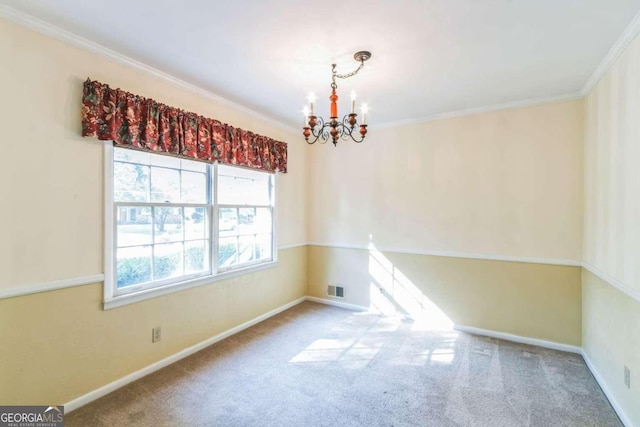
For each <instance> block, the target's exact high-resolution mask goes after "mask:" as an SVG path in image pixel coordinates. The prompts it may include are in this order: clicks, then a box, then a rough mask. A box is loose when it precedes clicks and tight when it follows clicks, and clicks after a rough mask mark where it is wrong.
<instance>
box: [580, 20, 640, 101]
mask: <svg viewBox="0 0 640 427" xmlns="http://www.w3.org/2000/svg"><path fill="white" fill-rule="evenodd" d="M638 34H640V12H638V13H637V14H636V16H634V17H633V19H632V20H631V22H630V23H629V25H627V28H625V29H624V31H623V32H622V34H620V37H618V40H616V42H615V43H614V44H613V46H611V49H609V52H607V54H606V55H605V57H604V58H602V61H601V62H600V64H599V65H598V67H597V68H596V69H595V70H594V71H593V74H591V77H589V79H588V80H587V81H586V83H585V84H584V86H583V87H582V89H581V90H580V93H581V94H582V96H587V95H589V93H590V92H591V90H592V89H593V88H594V87H595V85H596V84H598V82H599V81H600V79H601V78H602V77H603V76H604V75H605V74H606V73H607V71H609V69H610V68H611V66H613V64H614V63H615V62H616V60H617V59H618V58H619V57H620V55H622V52H624V50H625V49H626V48H627V47H628V46H629V44H631V42H632V41H633V39H635V38H636V36H637V35H638Z"/></svg>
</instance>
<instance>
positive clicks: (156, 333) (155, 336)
mask: <svg viewBox="0 0 640 427" xmlns="http://www.w3.org/2000/svg"><path fill="white" fill-rule="evenodd" d="M161 339H162V330H161V329H160V326H158V327H157V328H153V329H152V331H151V342H158V341H160V340H161Z"/></svg>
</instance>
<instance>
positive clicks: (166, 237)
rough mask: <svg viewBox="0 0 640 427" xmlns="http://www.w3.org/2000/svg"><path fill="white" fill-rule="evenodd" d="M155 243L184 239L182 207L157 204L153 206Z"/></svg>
mask: <svg viewBox="0 0 640 427" xmlns="http://www.w3.org/2000/svg"><path fill="white" fill-rule="evenodd" d="M153 219H154V226H155V230H154V233H155V234H154V241H155V243H164V242H177V241H179V240H182V239H183V238H184V237H183V234H182V208H177V207H173V206H155V207H154V208H153Z"/></svg>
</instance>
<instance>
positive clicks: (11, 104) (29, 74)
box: [0, 19, 307, 404]
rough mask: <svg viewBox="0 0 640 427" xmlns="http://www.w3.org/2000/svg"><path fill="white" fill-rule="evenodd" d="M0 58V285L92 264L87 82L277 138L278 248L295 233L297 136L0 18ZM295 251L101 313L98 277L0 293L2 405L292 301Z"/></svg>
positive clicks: (94, 194)
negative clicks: (268, 264) (283, 153)
mask: <svg viewBox="0 0 640 427" xmlns="http://www.w3.org/2000/svg"><path fill="white" fill-rule="evenodd" d="M0 58H2V66H0V94H2V95H1V96H2V99H1V100H0V121H1V122H0V124H1V127H2V135H3V137H2V141H3V153H2V156H3V157H2V158H3V165H2V167H1V168H0V194H1V195H2V203H0V236H1V239H0V272H1V274H0V291H1V290H7V289H9V288H19V287H20V286H25V285H28V284H32V283H42V282H48V281H52V280H60V279H73V278H75V277H78V276H88V275H97V274H101V273H102V272H103V264H102V263H103V246H102V245H103V241H102V235H103V180H104V176H103V153H104V150H103V144H104V142H100V141H97V140H93V139H83V138H81V137H80V130H81V126H80V120H81V115H80V106H81V96H82V83H83V81H84V80H85V79H86V78H87V77H91V78H92V79H97V80H100V81H102V82H104V83H108V84H110V85H112V86H114V87H121V88H123V89H126V90H128V91H131V92H134V93H137V94H140V95H144V96H148V97H152V98H154V99H156V100H158V101H160V102H163V103H166V104H169V105H173V106H177V107H180V108H183V109H186V110H191V111H195V112H198V113H200V114H203V115H205V116H209V117H213V118H217V119H219V120H221V121H225V122H228V123H230V124H232V125H234V126H238V127H241V128H246V129H251V130H252V131H255V132H257V133H261V134H265V135H268V136H270V137H273V138H275V139H279V140H284V141H286V142H288V143H289V173H288V174H279V175H278V176H277V205H276V209H277V224H278V226H277V234H278V243H279V245H280V246H281V247H283V246H293V245H296V244H304V243H305V242H306V240H307V238H306V218H307V213H306V203H305V197H306V161H307V160H306V152H307V147H306V145H305V144H304V142H302V141H300V138H299V135H298V134H297V132H296V133H294V132H293V131H291V130H288V129H285V128H281V127H277V126H273V125H271V124H269V123H268V121H266V120H263V119H260V118H257V117H255V116H252V115H249V114H247V113H246V112H244V111H242V110H240V109H236V108H234V107H231V106H228V105H225V104H224V103H222V102H216V101H215V100H212V99H208V98H205V97H202V96H199V95H197V94H195V93H191V92H188V91H186V90H184V89H181V88H180V87H178V86H176V85H174V84H171V83H168V82H167V81H165V80H163V79H161V78H158V77H155V76H153V75H152V74H149V73H146V72H142V71H139V70H136V69H133V68H130V67H127V66H124V65H120V64H116V63H114V62H110V61H108V60H107V59H105V58H104V57H103V56H99V55H96V54H93V53H89V52H88V51H85V50H82V49H79V48H76V47H72V46H70V45H67V44H65V43H62V42H60V41H57V40H54V39H52V38H48V37H45V36H43V35H40V34H37V33H35V32H32V31H30V30H27V29H25V28H23V27H20V26H17V25H14V24H11V23H9V22H7V21H4V20H2V19H0ZM306 259H307V255H306V248H305V247H297V248H291V249H286V250H280V253H279V262H278V266H277V267H275V268H270V269H267V270H263V271H260V272H256V273H252V274H247V275H242V276H238V277H235V278H233V279H229V280H225V281H222V282H217V283H213V284H210V285H205V286H201V287H197V288H192V289H189V290H186V291H181V292H177V293H173V294H170V295H165V296H162V297H157V298H154V299H151V300H147V301H144V302H140V303H136V304H132V305H128V306H124V307H119V308H115V309H112V310H108V311H104V310H103V309H102V286H101V284H91V285H85V286H77V287H73V288H69V289H62V290H56V291H51V292H43V293H38V294H33V295H26V296H19V297H14V298H5V299H0V337H1V339H0V403H1V404H51V403H57V404H63V403H67V402H68V401H70V400H71V399H74V398H77V397H79V396H81V395H83V394H85V393H88V392H90V391H93V390H95V389H96V388H98V387H101V386H104V385H106V384H108V383H110V382H112V381H114V380H117V379H119V378H121V377H123V376H125V375H127V374H130V373H132V372H134V371H136V370H138V369H141V368H143V367H145V366H147V365H149V364H151V363H153V362H156V361H158V360H161V359H163V358H165V357H167V356H169V355H172V354H174V353H176V352H178V351H180V350H182V349H184V348H186V347H189V346H192V345H194V344H196V343H199V342H201V341H202V340H204V339H206V338H210V337H212V336H214V335H216V334H218V333H220V332H223V331H226V330H228V329H230V328H232V327H235V326H238V325H239V324H242V323H243V322H246V321H248V320H250V319H253V318H255V317H257V316H260V315H263V314H265V313H267V312H269V311H270V310H273V309H276V308H278V307H280V306H282V305H284V304H287V303H289V302H291V301H294V300H296V299H298V298H301V297H303V296H304V295H305V292H306V274H307V265H306ZM155 326H161V327H162V331H163V338H162V341H160V342H159V343H156V344H151V339H150V337H151V335H150V334H151V328H153V327H155Z"/></svg>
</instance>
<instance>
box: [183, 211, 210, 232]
mask: <svg viewBox="0 0 640 427" xmlns="http://www.w3.org/2000/svg"><path fill="white" fill-rule="evenodd" d="M207 223H208V222H207V214H206V209H205V208H184V239H185V240H198V239H205V238H206V237H207V235H208V234H209V229H208V227H207Z"/></svg>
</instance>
